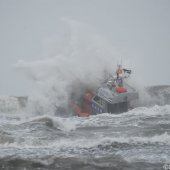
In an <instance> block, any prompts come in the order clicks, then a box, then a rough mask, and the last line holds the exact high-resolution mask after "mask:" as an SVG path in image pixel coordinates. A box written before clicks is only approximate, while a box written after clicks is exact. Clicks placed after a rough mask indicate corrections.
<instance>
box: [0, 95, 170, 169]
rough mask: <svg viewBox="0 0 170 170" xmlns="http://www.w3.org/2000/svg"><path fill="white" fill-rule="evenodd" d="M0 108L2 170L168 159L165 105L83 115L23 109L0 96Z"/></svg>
mask: <svg viewBox="0 0 170 170" xmlns="http://www.w3.org/2000/svg"><path fill="white" fill-rule="evenodd" d="M0 107H1V109H0V110H1V111H0V169H2V170H3V169H4V170H13V169H15V170H103V169H104V170H162V169H166V168H165V164H170V105H168V104H165V105H161V106H159V105H152V106H147V107H137V108H134V109H132V110H130V111H129V112H127V113H122V114H117V115H116V114H108V113H103V114H98V115H94V116H90V117H87V118H81V117H76V116H71V115H69V116H68V117H62V116H57V115H48V114H43V115H37V114H32V113H31V114H29V113H28V111H26V110H24V109H20V108H19V104H18V103H17V101H16V99H15V98H12V97H6V98H3V100H2V98H1V100H0ZM60 115H62V113H60Z"/></svg>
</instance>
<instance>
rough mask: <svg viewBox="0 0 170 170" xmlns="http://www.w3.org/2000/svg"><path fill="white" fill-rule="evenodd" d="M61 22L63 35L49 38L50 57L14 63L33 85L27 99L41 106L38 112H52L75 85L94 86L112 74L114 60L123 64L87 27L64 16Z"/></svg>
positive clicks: (106, 44)
mask: <svg viewBox="0 0 170 170" xmlns="http://www.w3.org/2000/svg"><path fill="white" fill-rule="evenodd" d="M62 22H63V23H65V25H64V26H65V27H64V26H63V31H62V32H61V34H62V35H64V36H63V37H60V36H58V37H56V38H57V41H55V43H54V41H52V40H51V41H52V44H51V46H53V47H54V48H56V49H50V51H53V52H52V53H53V56H51V55H50V52H49V56H46V57H44V58H43V59H41V60H37V61H31V62H28V61H18V63H17V64H16V65H15V67H16V68H17V69H18V70H20V72H22V73H24V74H25V75H26V76H27V77H28V78H30V79H31V80H32V81H33V82H34V83H35V84H36V88H35V90H34V91H33V94H31V96H30V97H29V99H30V100H32V101H33V100H34V101H36V106H37V104H38V105H40V106H39V107H41V108H42V107H43V109H44V111H43V110H41V112H42V111H43V112H53V110H54V109H56V107H57V106H58V105H66V103H67V102H68V97H69V95H70V93H71V91H72V90H73V88H74V86H75V85H77V84H84V85H85V86H87V87H88V86H89V87H93V86H95V87H97V86H98V84H100V83H101V81H103V80H105V79H106V78H107V77H106V75H107V74H108V73H109V74H113V73H114V71H115V69H116V66H117V63H118V62H123V64H125V65H126V63H127V62H126V59H125V61H122V57H120V54H118V53H117V52H116V51H115V50H114V48H113V47H112V46H111V45H109V43H108V42H107V41H106V40H105V39H104V38H102V37H101V36H99V35H97V33H95V30H93V28H91V27H90V26H88V25H85V24H84V23H79V22H76V21H74V20H68V19H65V18H64V19H62ZM53 43H54V44H53ZM54 51H55V52H54ZM54 53H55V54H54ZM104 76H105V77H104ZM44 107H46V108H44Z"/></svg>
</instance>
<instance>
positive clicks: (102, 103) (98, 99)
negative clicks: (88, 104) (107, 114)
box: [94, 96, 106, 107]
mask: <svg viewBox="0 0 170 170" xmlns="http://www.w3.org/2000/svg"><path fill="white" fill-rule="evenodd" d="M94 101H96V103H98V104H99V105H101V106H102V107H104V106H105V105H106V103H105V101H104V100H103V99H101V98H100V97H98V96H95V97H94Z"/></svg>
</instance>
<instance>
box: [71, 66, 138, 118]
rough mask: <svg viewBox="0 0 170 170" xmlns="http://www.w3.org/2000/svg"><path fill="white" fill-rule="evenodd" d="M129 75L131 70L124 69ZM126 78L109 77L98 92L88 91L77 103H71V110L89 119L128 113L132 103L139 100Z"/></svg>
mask: <svg viewBox="0 0 170 170" xmlns="http://www.w3.org/2000/svg"><path fill="white" fill-rule="evenodd" d="M124 72H126V73H127V74H128V75H130V74H131V71H130V70H127V69H124ZM126 78H128V76H124V77H121V78H120V77H118V76H117V77H116V78H115V77H114V76H111V77H109V78H108V79H107V80H106V81H105V82H104V83H102V84H101V86H100V87H99V88H97V89H96V91H91V90H86V91H85V92H84V94H83V95H82V96H81V97H80V98H79V99H78V100H75V101H71V108H72V110H73V112H74V114H76V115H77V116H80V117H88V116H90V115H95V114H100V113H112V114H119V113H123V112H127V111H128V110H129V109H130V108H132V106H131V102H132V101H134V100H136V99H137V98H138V93H137V91H136V90H135V89H134V88H133V87H131V86H130V85H128V84H127V83H126V82H125V80H124V79H126Z"/></svg>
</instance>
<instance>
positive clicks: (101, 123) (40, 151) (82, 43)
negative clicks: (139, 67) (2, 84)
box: [0, 18, 170, 170]
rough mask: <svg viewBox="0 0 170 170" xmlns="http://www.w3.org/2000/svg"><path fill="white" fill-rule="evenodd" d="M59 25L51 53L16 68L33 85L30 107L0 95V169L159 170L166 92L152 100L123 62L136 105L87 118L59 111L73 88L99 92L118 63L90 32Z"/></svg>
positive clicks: (165, 152) (165, 135)
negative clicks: (86, 88) (134, 93)
mask: <svg viewBox="0 0 170 170" xmlns="http://www.w3.org/2000/svg"><path fill="white" fill-rule="evenodd" d="M62 22H64V23H65V24H63V25H65V27H63V32H62V33H61V34H62V35H64V36H61V37H60V36H58V39H57V41H56V42H55V45H54V44H53V45H52V46H53V47H54V49H51V50H52V55H51V54H50V52H49V55H47V56H46V57H44V58H43V59H41V60H36V61H29V62H28V61H18V63H17V64H16V65H15V68H16V69H17V70H19V71H20V72H22V73H23V74H24V75H25V76H26V78H29V79H30V81H33V83H35V89H33V91H32V93H31V94H29V96H28V103H27V106H26V107H21V103H19V100H18V99H17V98H15V97H9V96H8V97H0V168H1V169H9V170H12V169H18V170H21V169H25V170H29V169H33V170H38V169H42V170H46V169H49V170H54V169H59V170H72V169H74V170H87V169H90V170H100V169H107V170H113V169H116V170H120V169H123V170H143V169H146V170H151V169H155V170H160V169H162V167H163V164H165V163H169V160H170V142H169V141H170V125H169V122H170V116H169V115H170V105H169V104H168V103H165V102H164V101H167V99H168V98H166V97H167V96H168V95H169V94H170V89H169V87H166V88H160V89H156V90H152V89H151V91H152V92H153V94H152V95H149V94H150V93H151V92H150V93H149V92H148V91H147V90H144V88H143V85H138V82H137V79H136V75H135V63H133V65H131V64H130V63H131V62H130V61H129V60H128V59H126V58H123V66H125V67H128V68H129V69H132V77H131V78H130V80H129V83H130V84H131V85H133V86H134V87H135V88H136V89H137V90H138V91H139V103H138V107H136V108H134V109H132V110H130V111H128V112H127V113H122V114H118V115H114V114H108V113H103V114H98V115H93V116H90V117H87V118H81V117H76V116H72V114H71V113H68V115H64V116H63V115H62V114H64V113H62V112H60V113H56V108H57V107H59V106H64V107H66V106H67V104H68V99H69V96H70V94H71V92H72V91H73V90H75V88H76V90H78V91H80V93H81V85H83V86H85V87H88V88H93V87H97V86H98V85H99V84H100V83H101V82H102V81H103V80H105V78H107V77H106V75H107V74H108V73H109V74H113V73H114V71H115V68H116V66H117V62H118V61H120V60H121V57H122V56H121V55H120V54H119V53H117V52H116V50H115V49H114V48H113V47H112V46H110V45H109V43H108V42H107V41H106V40H105V39H104V38H102V37H101V36H98V35H97V34H96V33H95V30H93V29H92V28H90V27H89V26H87V25H85V24H83V23H78V22H76V21H73V20H68V19H65V18H64V19H63V20H62ZM63 37H64V38H63ZM53 42H54V41H53ZM55 48H56V49H55ZM138 76H140V75H138ZM79 85H80V86H79ZM155 91H156V92H157V93H156V94H155ZM160 101H162V103H160ZM147 104H148V105H147ZM156 104H160V105H156Z"/></svg>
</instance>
